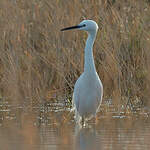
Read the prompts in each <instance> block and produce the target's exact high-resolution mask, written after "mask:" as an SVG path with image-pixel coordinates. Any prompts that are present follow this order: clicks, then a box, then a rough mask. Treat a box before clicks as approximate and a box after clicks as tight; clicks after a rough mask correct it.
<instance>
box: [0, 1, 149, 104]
mask: <svg viewBox="0 0 150 150" xmlns="http://www.w3.org/2000/svg"><path fill="white" fill-rule="evenodd" d="M0 7H1V8H0V18H1V21H0V35H1V36H0V45H1V46H0V97H1V98H3V99H7V100H8V101H9V102H10V103H12V104H23V103H26V105H27V106H33V105H38V104H39V103H43V102H47V101H48V102H49V101H51V100H55V99H61V100H64V99H67V98H68V97H70V95H71V94H72V92H73V87H74V84H75V81H76V80H77V78H78V77H79V75H80V74H81V73H82V71H83V61H84V58H83V56H84V50H83V49H84V46H85V40H86V37H87V35H86V33H84V32H81V31H80V32H74V31H72V32H65V33H62V32H60V29H61V28H63V27H66V26H70V25H75V24H78V23H79V22H80V21H81V20H82V19H83V18H86V19H93V20H95V21H96V22H97V23H98V25H99V28H100V30H99V32H98V35H97V39H96V42H95V45H94V57H95V63H96V68H97V72H98V74H99V75H100V78H101V80H102V82H103V85H104V100H105V99H108V98H111V99H112V101H113V103H115V104H117V105H118V104H124V105H126V104H127V102H128V101H130V102H131V103H132V104H136V105H137V104H139V103H140V104H144V105H145V106H146V105H147V106H148V105H149V104H150V103H149V97H150V92H149V91H150V65H149V64H150V50H149V48H150V21H149V16H150V3H149V1H147V0H143V1H138V0H135V1H131V0H126V1H124V0H120V1H115V0H112V1H111V0H109V1H108V0H101V1H98V0H93V1H90V0H85V1H75V0H70V1H66V0H64V1H59V0H56V1H52V0H42V1H36V0H33V1H28V0H24V1H23V0H21V1H17V0H16V1H10V0H1V1H0ZM141 101H142V103H141Z"/></svg>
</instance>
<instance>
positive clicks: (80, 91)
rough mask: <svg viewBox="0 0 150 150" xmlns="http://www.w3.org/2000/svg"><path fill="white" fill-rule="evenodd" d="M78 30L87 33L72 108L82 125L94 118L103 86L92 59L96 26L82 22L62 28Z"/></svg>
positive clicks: (90, 21)
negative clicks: (81, 66) (81, 69)
mask: <svg viewBox="0 0 150 150" xmlns="http://www.w3.org/2000/svg"><path fill="white" fill-rule="evenodd" d="M70 29H79V30H85V31H87V32H88V38H87V41H86V46H85V50H84V53H85V54H84V72H83V73H82V74H81V76H80V77H79V78H78V80H77V81H76V83H75V87H74V93H73V107H74V108H75V118H76V121H77V122H80V120H81V119H80V118H82V124H84V121H85V120H86V119H89V118H91V117H92V116H96V113H97V111H98V109H99V107H100V104H101V101H102V96H103V85H102V82H101V80H100V78H99V76H98V74H97V72H96V68H95V63H94V58H93V44H94V41H95V38H96V34H97V30H98V25H97V23H96V22H95V21H93V20H83V21H82V22H81V23H80V24H79V25H77V26H73V27H68V28H64V29H62V30H61V31H64V30H70Z"/></svg>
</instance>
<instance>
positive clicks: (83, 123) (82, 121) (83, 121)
mask: <svg viewBox="0 0 150 150" xmlns="http://www.w3.org/2000/svg"><path fill="white" fill-rule="evenodd" d="M81 124H82V126H84V125H85V120H84V117H82V120H81Z"/></svg>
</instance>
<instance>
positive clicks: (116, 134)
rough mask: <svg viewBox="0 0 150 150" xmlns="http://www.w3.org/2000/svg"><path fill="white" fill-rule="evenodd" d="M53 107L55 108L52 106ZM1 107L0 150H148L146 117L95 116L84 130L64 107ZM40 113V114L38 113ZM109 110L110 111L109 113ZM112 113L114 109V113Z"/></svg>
mask: <svg viewBox="0 0 150 150" xmlns="http://www.w3.org/2000/svg"><path fill="white" fill-rule="evenodd" d="M54 105H55V106H54ZM54 105H53V109H52V106H49V107H46V108H45V107H40V108H38V107H35V108H32V110H30V111H29V110H25V109H23V107H12V106H9V105H7V107H6V106H5V107H4V106H3V107H2V106H1V109H0V150H3V149H5V150H149V149H150V120H149V116H148V113H145V112H143V111H142V112H140V113H139V112H138V113H131V114H123V112H122V113H119V114H118V112H112V111H111V112H108V110H107V113H104V112H103V113H102V112H100V113H98V117H97V120H96V122H94V120H91V121H90V122H88V125H87V126H86V127H84V128H81V127H80V126H77V125H76V124H75V122H74V119H73V114H71V113H70V112H69V111H68V109H67V108H65V109H62V108H63V107H64V105H61V104H59V105H57V104H54ZM39 110H40V111H39ZM111 110H112V109H111ZM114 111H115V109H114Z"/></svg>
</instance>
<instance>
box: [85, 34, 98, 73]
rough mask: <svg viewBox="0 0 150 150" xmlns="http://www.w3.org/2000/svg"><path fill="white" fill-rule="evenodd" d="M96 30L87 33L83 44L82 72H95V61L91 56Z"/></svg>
mask: <svg viewBox="0 0 150 150" xmlns="http://www.w3.org/2000/svg"><path fill="white" fill-rule="evenodd" d="M95 37H96V32H94V33H89V34H88V38H87V41H86V46H85V52H84V53H85V54H84V72H85V73H95V72H96V69H95V63H94V57H93V44H94V41H95Z"/></svg>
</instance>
